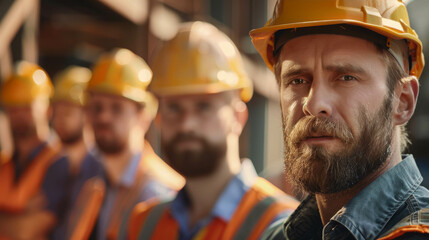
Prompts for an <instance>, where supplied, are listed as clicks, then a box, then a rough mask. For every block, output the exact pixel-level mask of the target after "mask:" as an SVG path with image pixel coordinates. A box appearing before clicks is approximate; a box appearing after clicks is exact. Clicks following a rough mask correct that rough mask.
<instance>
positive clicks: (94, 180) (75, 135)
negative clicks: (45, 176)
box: [51, 66, 104, 239]
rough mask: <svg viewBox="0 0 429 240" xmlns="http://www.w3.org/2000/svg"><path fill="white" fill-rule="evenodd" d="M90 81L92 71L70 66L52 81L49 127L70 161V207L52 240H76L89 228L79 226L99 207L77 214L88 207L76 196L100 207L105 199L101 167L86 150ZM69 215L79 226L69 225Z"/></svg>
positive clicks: (88, 145) (89, 144) (93, 217)
mask: <svg viewBox="0 0 429 240" xmlns="http://www.w3.org/2000/svg"><path fill="white" fill-rule="evenodd" d="M90 78H91V70H89V69H88V68H84V67H79V66H70V67H68V68H66V69H64V70H63V71H61V72H60V73H59V74H57V75H56V76H55V78H54V84H55V85H54V86H55V92H54V96H53V97H52V100H51V105H52V109H53V114H52V127H53V129H54V130H55V132H56V133H57V135H58V137H59V139H60V140H61V143H62V152H63V153H64V154H66V155H67V159H68V162H69V172H68V175H67V178H68V186H67V190H68V191H67V201H68V206H69V208H68V209H66V211H65V212H66V213H65V215H64V216H65V218H66V221H64V222H61V223H58V225H57V226H56V228H55V230H54V233H53V235H52V239H66V238H67V239H68V238H73V239H77V236H78V235H73V234H80V233H81V232H82V231H85V230H82V229H86V231H87V232H85V234H89V233H88V232H89V231H90V230H91V229H90V227H84V226H81V225H80V224H83V223H84V224H85V225H86V226H89V225H91V224H94V222H95V220H96V217H97V214H98V211H99V207H94V206H93V207H91V208H88V209H85V211H84V212H80V213H78V212H79V209H77V208H83V207H84V206H87V205H84V206H82V205H79V204H78V203H76V202H77V198H78V196H79V195H85V202H86V203H90V202H91V203H92V202H93V201H95V202H98V203H99V204H101V202H102V199H103V196H104V192H103V190H104V184H103V181H102V175H103V166H102V165H101V163H100V162H99V161H98V160H96V158H95V156H94V155H93V154H92V153H91V152H90V151H89V148H91V147H92V142H91V141H90V139H89V138H90V137H88V135H89V124H88V123H87V121H86V116H85V115H86V113H85V108H84V104H85V89H86V85H87V83H88V81H89V79H90ZM88 139H89V140H88ZM100 182H101V183H100ZM100 184H101V186H100ZM88 207H89V206H88ZM72 213H73V214H72ZM72 215H73V218H74V219H76V220H77V221H79V222H80V224H74V223H73V224H72V223H71V222H72V220H71V219H70V218H71V217H72ZM67 234H69V235H67ZM66 236H67V237H66ZM72 236H73V237H72ZM79 237H82V235H79Z"/></svg>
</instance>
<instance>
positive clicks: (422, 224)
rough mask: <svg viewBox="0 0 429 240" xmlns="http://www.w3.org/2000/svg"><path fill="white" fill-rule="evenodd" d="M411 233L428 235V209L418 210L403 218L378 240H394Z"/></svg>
mask: <svg viewBox="0 0 429 240" xmlns="http://www.w3.org/2000/svg"><path fill="white" fill-rule="evenodd" d="M411 232H415V233H424V234H429V209H427V208H424V209H420V210H419V211H417V212H414V213H412V214H410V215H409V216H407V217H405V218H404V219H402V220H401V221H399V222H398V223H397V224H395V226H393V227H392V228H391V229H390V230H389V231H387V232H386V233H385V234H384V235H383V236H382V237H380V238H379V239H378V240H390V239H395V238H397V237H399V236H402V235H404V234H405V233H411ZM428 238H429V235H428Z"/></svg>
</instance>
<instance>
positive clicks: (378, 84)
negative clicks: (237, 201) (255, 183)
mask: <svg viewBox="0 0 429 240" xmlns="http://www.w3.org/2000/svg"><path fill="white" fill-rule="evenodd" d="M403 2H404V1H401V0H353V1H337V0H323V1H321V0H306V1H295V0H278V1H277V4H276V6H275V9H274V12H273V15H272V18H271V19H270V20H269V21H268V22H267V23H266V25H265V26H264V27H261V28H259V29H255V30H252V31H251V32H250V35H251V37H252V41H253V44H254V46H255V48H256V49H257V50H258V51H259V53H260V54H261V56H262V58H263V59H264V60H265V63H266V64H267V66H268V67H269V68H270V69H271V70H273V72H274V73H275V76H276V79H277V82H278V84H279V89H280V104H281V110H282V119H283V133H284V141H285V144H284V147H285V157H284V162H285V169H286V175H287V176H288V179H289V180H290V181H291V182H292V183H294V185H295V186H296V187H298V188H299V189H301V190H303V191H305V192H307V193H309V195H308V197H307V198H306V199H304V200H303V202H302V203H301V205H300V206H299V207H298V209H297V210H296V211H295V212H294V213H293V214H292V215H291V216H290V217H289V218H288V219H287V220H285V221H283V222H279V224H278V225H277V226H273V227H272V228H270V229H269V230H268V231H267V232H266V233H265V235H264V237H263V239H367V240H370V239H383V240H384V239H429V235H428V234H429V218H428V216H429V210H427V209H426V208H428V207H429V191H428V189H426V188H424V187H423V186H421V183H422V176H421V174H420V172H419V170H418V168H417V166H416V163H415V161H414V158H413V156H412V155H411V154H403V155H402V153H404V150H405V149H406V147H407V144H408V143H409V140H408V138H407V132H406V130H405V125H406V123H407V122H408V120H409V119H410V118H411V117H412V115H413V113H414V109H415V107H416V103H417V95H418V92H419V81H418V78H419V77H420V74H421V72H422V70H423V66H424V58H423V54H422V43H421V41H420V40H419V38H418V36H417V34H416V33H415V31H414V30H413V29H412V28H411V27H410V24H409V21H408V13H407V9H406V7H405V5H404V3H403ZM425 209H426V210H425Z"/></svg>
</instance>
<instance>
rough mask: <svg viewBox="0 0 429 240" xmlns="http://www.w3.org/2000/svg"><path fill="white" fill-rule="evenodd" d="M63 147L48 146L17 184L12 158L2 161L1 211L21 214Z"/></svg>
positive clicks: (0, 173)
mask: <svg viewBox="0 0 429 240" xmlns="http://www.w3.org/2000/svg"><path fill="white" fill-rule="evenodd" d="M60 149H61V145H60V144H56V145H54V146H50V145H47V146H46V147H45V148H44V149H43V150H42V151H41V152H40V153H39V154H38V155H37V156H36V157H35V159H33V161H32V162H31V163H30V165H29V166H28V167H27V168H26V169H25V171H24V173H23V174H22V176H21V177H20V179H19V180H18V182H17V183H15V166H14V163H13V161H12V159H11V158H10V157H8V158H6V157H4V156H2V158H3V159H1V160H0V210H2V211H7V212H12V213H13V212H20V211H22V210H24V209H25V207H26V206H27V203H28V201H29V200H30V199H31V198H32V197H34V196H35V195H36V194H37V193H38V192H39V191H40V187H41V185H42V182H43V178H44V176H45V173H46V171H47V170H48V168H49V166H50V165H51V164H52V163H53V161H54V160H55V159H56V158H55V156H57V155H58V153H59V152H60Z"/></svg>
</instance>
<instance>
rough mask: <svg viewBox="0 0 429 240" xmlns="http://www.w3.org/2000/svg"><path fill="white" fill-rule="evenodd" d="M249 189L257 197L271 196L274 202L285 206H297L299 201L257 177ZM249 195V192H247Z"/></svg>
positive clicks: (293, 207) (292, 207)
mask: <svg viewBox="0 0 429 240" xmlns="http://www.w3.org/2000/svg"><path fill="white" fill-rule="evenodd" d="M249 191H252V192H254V194H255V195H258V197H259V198H261V199H262V198H264V197H265V198H266V197H271V198H273V199H274V201H275V202H277V203H280V204H282V205H284V206H285V207H287V208H290V209H295V208H297V207H298V206H299V201H298V200H296V199H295V198H293V197H292V196H290V195H287V194H286V193H284V192H283V191H282V190H280V189H279V188H277V187H276V186H274V185H273V184H271V183H270V182H268V181H267V180H266V179H264V178H261V177H258V178H257V180H256V181H255V183H254V184H253V185H252V187H251V188H250V190H249ZM249 195H250V194H249Z"/></svg>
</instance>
